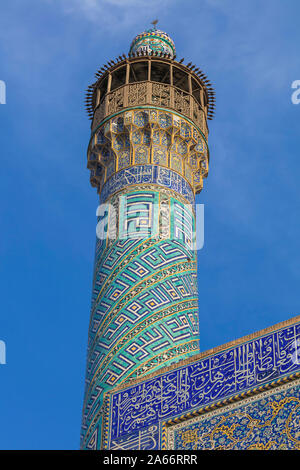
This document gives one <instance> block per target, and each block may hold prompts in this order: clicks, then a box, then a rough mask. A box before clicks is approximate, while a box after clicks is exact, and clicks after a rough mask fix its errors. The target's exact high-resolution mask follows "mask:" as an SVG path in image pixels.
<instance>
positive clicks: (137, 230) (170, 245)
mask: <svg viewBox="0 0 300 470" xmlns="http://www.w3.org/2000/svg"><path fill="white" fill-rule="evenodd" d="M105 207H106V211H107V214H106V216H107V220H108V221H109V220H111V215H110V211H111V212H113V213H114V218H113V220H114V221H115V223H116V225H117V231H116V235H117V236H116V237H115V239H113V238H112V239H111V238H110V237H109V236H108V235H109V233H108V232H109V230H108V228H106V231H105V230H104V232H103V234H104V235H103V236H102V237H101V239H98V240H97V243H96V253H95V269H94V281H93V293H92V306H91V319H90V327H89V341H88V355H87V369H86V387H85V400H84V411H83V420H82V447H88V446H90V445H94V444H90V442H91V439H92V443H95V442H96V437H95V436H96V434H95V432H96V429H97V428H98V426H99V420H100V415H101V411H102V405H103V393H104V392H106V391H108V390H110V389H111V388H112V387H115V386H117V385H120V384H122V383H123V384H125V383H127V382H128V381H130V380H133V379H135V378H138V377H142V376H144V375H145V374H148V373H150V372H153V371H155V370H157V369H158V368H160V367H161V366H162V365H166V364H171V363H174V362H176V361H179V360H181V359H184V358H187V357H189V356H191V355H192V354H195V353H196V352H197V351H199V325H198V291H197V274H196V252H195V250H194V245H193V231H194V230H195V217H194V212H193V208H192V206H191V205H185V204H184V199H183V198H182V197H181V196H180V195H179V194H177V193H175V192H172V191H169V190H166V189H164V190H163V191H160V190H158V188H157V187H155V190H153V188H151V187H149V189H147V188H145V189H143V190H132V189H130V188H127V190H126V191H122V192H121V193H120V194H117V195H115V196H113V197H112V198H110V199H109V200H108V203H107V204H106V205H105ZM108 225H109V224H107V226H108ZM100 435H101V433H98V434H97V439H100ZM140 437H142V436H140ZM143 439H144V437H143Z"/></svg>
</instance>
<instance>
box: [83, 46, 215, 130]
mask: <svg viewBox="0 0 300 470" xmlns="http://www.w3.org/2000/svg"><path fill="white" fill-rule="evenodd" d="M182 62H183V60H181V61H176V60H174V59H170V58H169V57H168V56H167V55H165V56H163V55H155V54H153V55H143V54H140V55H139V56H134V54H131V56H130V57H126V56H125V55H123V56H119V58H118V59H116V60H115V61H110V62H108V66H107V65H105V66H104V67H102V68H101V69H100V70H99V71H98V72H97V73H96V77H97V81H96V82H95V83H93V84H92V85H90V87H89V88H88V90H87V95H86V107H87V111H88V114H89V117H90V119H91V120H92V129H95V128H96V127H97V126H98V125H99V124H100V123H101V122H102V121H103V120H104V119H105V118H106V117H108V116H111V115H112V114H114V113H116V112H119V111H121V110H122V109H124V108H128V107H131V106H138V105H154V106H162V107H166V108H170V109H173V110H175V111H176V112H179V113H181V114H183V115H185V116H187V117H188V118H189V119H191V120H192V121H193V122H195V124H196V125H198V126H199V127H200V128H201V130H202V131H203V133H204V134H205V135H207V133H208V129H207V123H206V120H207V119H212V118H213V114H214V106H215V94H214V90H213V88H212V86H211V84H210V82H209V81H208V80H207V77H206V76H205V75H204V73H203V72H202V71H200V70H199V69H198V68H196V67H195V66H194V65H192V64H191V63H189V64H188V65H184V64H183V63H182ZM200 116H201V121H199V119H200ZM202 116H204V121H205V122H203V118H202Z"/></svg>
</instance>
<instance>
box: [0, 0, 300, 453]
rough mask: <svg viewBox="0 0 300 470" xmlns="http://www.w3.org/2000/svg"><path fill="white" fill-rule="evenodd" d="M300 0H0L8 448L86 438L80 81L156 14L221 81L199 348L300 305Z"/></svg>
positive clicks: (66, 444)
mask: <svg viewBox="0 0 300 470" xmlns="http://www.w3.org/2000/svg"><path fill="white" fill-rule="evenodd" d="M299 15H300V3H299V1H298V0H264V1H263V2H262V1H261V0H239V1H236V0H202V1H201V2H200V1H199V0H153V1H151V0H140V1H139V0H27V1H26V2H25V1H24V0H10V1H9V2H2V4H1V7H0V80H4V81H5V82H6V86H7V104H6V105H0V149H1V186H0V191H1V204H0V220H1V232H0V254H1V264H0V273H1V316H0V340H4V341H5V342H6V345H7V364H6V365H0V383H1V387H0V422H1V428H0V448H1V449H64V448H66V449H76V448H78V445H79V431H80V421H81V406H82V400H83V386H84V373H85V357H86V344H87V332H88V321H89V308H90V296H91V284H92V269H93V254H94V243H95V227H96V217H95V212H96V207H97V195H96V192H95V190H94V189H92V188H91V187H90V185H89V175H88V171H87V169H86V147H87V143H88V139H89V121H88V119H87V117H86V115H85V112H84V109H83V99H84V90H85V89H86V88H87V86H88V85H89V84H90V83H92V81H93V78H94V72H95V71H96V69H97V68H98V67H100V66H101V65H102V64H103V63H104V62H106V61H107V60H109V59H111V58H114V57H116V56H117V55H119V54H120V53H123V52H127V51H128V48H129V44H130V42H131V40H132V38H133V37H134V36H135V35H136V34H137V33H139V32H141V31H143V30H144V29H146V28H148V27H149V24H150V22H151V21H152V20H154V19H155V18H159V27H160V28H161V29H164V30H165V31H167V32H168V33H169V34H170V35H171V36H172V37H173V39H174V41H175V44H176V48H177V52H178V57H179V58H181V57H185V58H186V59H187V61H193V63H196V64H197V65H198V66H200V68H202V69H203V70H204V71H205V72H206V73H207V75H208V77H209V78H210V80H211V81H212V82H213V84H214V86H215V89H216V97H217V107H216V117H215V120H214V121H213V122H212V123H211V124H210V136H209V144H210V150H211V165H210V173H209V177H208V179H207V181H206V184H205V188H204V191H203V192H202V193H201V195H200V196H198V197H197V199H198V200H197V202H199V203H204V204H205V245H204V248H203V249H202V250H201V251H200V252H199V266H198V269H199V293H200V333H201V349H202V350H205V349H208V348H211V347H213V346H217V345H219V344H222V343H225V342H228V341H231V340H233V339H235V338H238V337H240V336H242V335H246V334H249V333H252V332H254V331H256V330H259V329H262V328H265V327H267V326H270V325H273V324H275V323H277V322H280V321H283V320H286V319H289V318H291V317H292V316H294V315H297V314H299V313H300V295H299V278H300V220H299V210H300V203H299V201H300V199H299V192H300V188H299V181H300V160H299V147H300V133H299V123H300V105H298V106H297V105H293V104H292V102H291V94H292V90H291V83H292V82H293V81H294V80H297V79H300V54H299V44H300V30H299Z"/></svg>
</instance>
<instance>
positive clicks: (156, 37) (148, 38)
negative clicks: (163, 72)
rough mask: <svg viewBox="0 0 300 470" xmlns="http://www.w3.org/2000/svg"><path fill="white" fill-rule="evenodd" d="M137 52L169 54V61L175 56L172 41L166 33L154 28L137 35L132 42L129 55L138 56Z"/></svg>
mask: <svg viewBox="0 0 300 470" xmlns="http://www.w3.org/2000/svg"><path fill="white" fill-rule="evenodd" d="M139 52H144V53H146V54H153V53H155V52H159V53H162V54H170V57H171V59H173V58H174V56H175V55H176V50H175V44H174V41H173V39H171V38H170V36H169V35H168V34H167V33H165V32H164V31H161V30H159V29H156V28H155V27H154V28H151V29H148V30H147V31H144V32H143V33H140V34H138V35H137V36H136V37H135V38H134V40H133V41H132V43H131V46H130V49H129V55H131V54H133V53H134V54H138V53H139Z"/></svg>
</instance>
